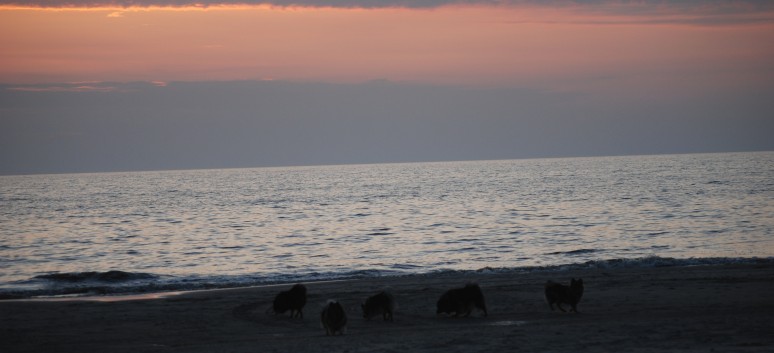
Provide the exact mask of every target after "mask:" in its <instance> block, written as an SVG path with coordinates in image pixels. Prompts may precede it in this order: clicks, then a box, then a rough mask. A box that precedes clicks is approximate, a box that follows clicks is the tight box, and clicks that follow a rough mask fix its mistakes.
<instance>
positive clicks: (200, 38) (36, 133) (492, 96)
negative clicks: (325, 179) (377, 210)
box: [0, 0, 774, 174]
mask: <svg viewBox="0 0 774 353" xmlns="http://www.w3.org/2000/svg"><path fill="white" fill-rule="evenodd" d="M0 115H2V116H0V173H2V174H19V173H51V172H84V171H114V170H147V169H169V168H216V167H254V166H269V165H299V164H330V163H372V162H406V161H432V160H460V159H501V158H528V157H559V156H585V155H619V154H648V153H688V152H719V151H747V150H771V149H774V142H773V141H774V139H773V138H771V136H772V134H773V133H774V2H769V1H606V0H599V1H582V2H581V1H507V0H506V1H485V0H482V1H476V0H469V1H443V0H431V1H391V0H387V1H374V0H371V1H356V0H338V1H337V0H328V1H324V0H319V1H315V0H301V1H274V2H263V1H242V2H229V1H204V2H197V3H189V2H187V1H171V2H170V1H165V2H161V1H153V0H136V1H112V2H111V1H99V0H94V1H78V0H75V1H56V0H54V1H5V0H0Z"/></svg>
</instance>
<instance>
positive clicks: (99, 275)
mask: <svg viewBox="0 0 774 353" xmlns="http://www.w3.org/2000/svg"><path fill="white" fill-rule="evenodd" d="M34 278H36V279H45V280H50V281H54V282H84V281H97V282H123V281H132V280H139V279H151V278H156V276H154V275H152V274H149V273H140V272H124V271H107V272H94V271H90V272H65V273H59V272H56V273H49V274H45V275H38V276H35V277H34Z"/></svg>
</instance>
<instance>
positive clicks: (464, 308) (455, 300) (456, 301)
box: [436, 284, 489, 316]
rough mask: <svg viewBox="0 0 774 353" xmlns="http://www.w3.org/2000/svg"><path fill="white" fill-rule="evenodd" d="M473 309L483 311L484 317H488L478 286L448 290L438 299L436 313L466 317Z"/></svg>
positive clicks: (470, 285)
mask: <svg viewBox="0 0 774 353" xmlns="http://www.w3.org/2000/svg"><path fill="white" fill-rule="evenodd" d="M473 308H478V309H481V310H483V311H484V316H487V315H489V314H488V313H487V311H486V302H485V301H484V293H482V292H481V287H479V286H478V284H468V285H466V286H465V287H462V288H456V289H450V290H448V291H446V293H444V294H443V295H442V296H441V298H440V299H438V311H436V313H437V314H440V313H454V316H460V315H462V316H468V315H470V313H471V311H473Z"/></svg>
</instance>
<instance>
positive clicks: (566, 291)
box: [267, 278, 583, 336]
mask: <svg viewBox="0 0 774 353" xmlns="http://www.w3.org/2000/svg"><path fill="white" fill-rule="evenodd" d="M544 295H545V299H546V302H547V303H548V306H549V308H551V310H552V311H553V310H554V305H556V307H557V308H559V310H561V311H562V312H566V311H567V310H565V309H564V307H562V304H568V305H570V312H576V313H577V312H578V302H580V299H581V297H583V279H577V280H576V279H575V278H573V279H571V280H570V285H565V284H560V283H556V282H553V281H548V282H547V283H546V284H545V286H544ZM305 305H306V286H304V285H303V284H296V285H294V286H293V287H291V288H290V289H289V290H286V291H282V292H280V293H279V294H277V296H276V297H275V298H274V303H273V304H272V307H271V308H269V310H267V313H269V312H273V313H274V314H275V315H277V314H284V313H286V312H288V311H290V317H291V318H296V317H298V318H303V317H304V313H303V309H304V306H305ZM360 307H361V309H362V310H363V318H365V319H367V320H369V319H371V318H374V317H378V316H381V317H382V319H383V320H384V321H393V314H394V312H395V308H396V303H395V297H394V296H393V295H392V294H391V293H390V292H388V291H381V292H379V293H376V294H374V295H372V296H370V297H368V298H366V300H365V302H364V303H363V304H361V305H360ZM473 309H478V310H481V311H483V313H484V316H488V315H489V313H488V311H487V309H486V301H485V300H484V293H483V292H482V291H481V287H479V285H478V284H475V283H469V284H467V285H465V286H464V287H461V288H454V289H449V290H447V291H446V292H445V293H443V295H441V297H440V298H439V299H438V304H437V310H436V314H448V315H452V316H455V317H458V316H462V317H466V316H469V315H470V314H471V313H472V312H473ZM320 324H321V325H322V327H323V329H325V334H326V335H328V336H335V335H337V334H339V335H343V334H344V333H346V328H347V313H346V311H345V310H344V307H343V306H342V305H341V304H340V303H339V302H338V301H336V300H329V301H328V302H327V303H326V304H325V306H324V307H323V309H322V312H321V313H320Z"/></svg>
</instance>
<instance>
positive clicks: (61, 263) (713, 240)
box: [0, 152, 774, 298]
mask: <svg viewBox="0 0 774 353" xmlns="http://www.w3.org/2000/svg"><path fill="white" fill-rule="evenodd" d="M773 215H774V152H750V153H719V154H686V155H654V156H624V157H591V158H553V159H525V160H498V161H469V162H437V163H406V164H372V165H340V166H313V167H282V168H254V169H220V170H184V171H156V172H125V173H95V174H58V175H25V176H2V177H0V298H14V297H28V296H57V295H93V294H120V293H138V292H153V291H168V290H187V289H203V288H225V287H235V286H249V285H260V284H271V283H292V282H299V281H315V280H329V279H343V278H363V277H375V276H412V275H421V274H424V273H436V272H443V271H459V272H463V273H464V272H466V271H532V270H536V269H538V270H562V269H566V268H572V267H590V266H592V267H610V266H671V265H691V264H697V265H700V264H708V263H725V262H750V261H772V260H774V259H773V258H772V257H774V217H772V216H773Z"/></svg>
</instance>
